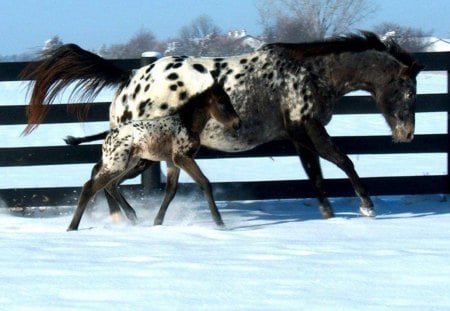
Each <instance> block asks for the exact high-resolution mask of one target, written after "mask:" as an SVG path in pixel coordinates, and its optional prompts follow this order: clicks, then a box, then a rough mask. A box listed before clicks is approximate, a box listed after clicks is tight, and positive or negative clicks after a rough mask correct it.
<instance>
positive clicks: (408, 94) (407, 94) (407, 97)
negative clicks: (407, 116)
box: [405, 91, 414, 100]
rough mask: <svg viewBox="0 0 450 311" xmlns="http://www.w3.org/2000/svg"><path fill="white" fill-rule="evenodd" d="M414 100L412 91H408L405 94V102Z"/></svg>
mask: <svg viewBox="0 0 450 311" xmlns="http://www.w3.org/2000/svg"><path fill="white" fill-rule="evenodd" d="M413 98H414V93H413V92H412V91H408V92H406V93H405V100H411V99H413Z"/></svg>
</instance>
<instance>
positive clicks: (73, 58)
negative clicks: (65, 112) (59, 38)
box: [20, 44, 130, 134]
mask: <svg viewBox="0 0 450 311" xmlns="http://www.w3.org/2000/svg"><path fill="white" fill-rule="evenodd" d="M129 76H130V72H129V71H126V70H123V69H121V68H119V67H117V66H115V65H114V64H113V63H112V62H111V61H109V60H106V59H104V58H102V57H100V56H98V55H96V54H94V53H91V52H88V51H86V50H83V49H82V48H80V47H79V46H77V45H75V44H66V45H63V46H61V47H59V48H57V49H55V50H52V51H50V52H48V53H46V54H45V55H44V58H43V59H42V60H40V61H37V62H32V63H30V64H29V65H28V66H27V67H26V68H25V69H24V70H23V72H22V73H21V74H20V77H21V78H22V79H24V80H34V83H33V84H31V85H30V87H32V93H31V99H30V103H29V105H28V108H27V117H28V126H27V127H26V128H25V130H24V133H25V134H28V133H30V132H31V131H32V130H33V129H34V128H36V127H37V126H38V125H39V124H40V123H42V121H43V119H44V118H45V116H46V115H47V112H48V105H49V104H51V103H53V101H54V100H55V98H56V96H57V95H58V93H59V92H61V90H62V89H64V88H65V87H66V86H68V85H70V84H72V83H74V86H75V88H74V91H73V92H72V94H71V98H73V97H74V96H75V97H76V99H77V100H84V101H86V102H89V101H91V100H92V99H93V98H94V97H95V96H97V95H98V93H99V92H100V91H101V90H102V89H103V88H105V87H107V86H117V85H123V84H124V83H126V82H127V81H128V79H129ZM77 106H78V107H79V105H77Z"/></svg>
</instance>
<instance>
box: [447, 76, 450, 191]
mask: <svg viewBox="0 0 450 311" xmlns="http://www.w3.org/2000/svg"><path fill="white" fill-rule="evenodd" d="M449 136H450V68H447V137H449ZM447 146H448V140H447ZM447 193H450V150H449V148H448V147H447Z"/></svg>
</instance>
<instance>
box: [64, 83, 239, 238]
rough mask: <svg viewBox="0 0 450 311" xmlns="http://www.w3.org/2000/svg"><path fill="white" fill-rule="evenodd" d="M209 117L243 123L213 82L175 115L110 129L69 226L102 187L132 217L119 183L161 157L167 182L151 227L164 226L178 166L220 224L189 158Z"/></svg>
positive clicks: (210, 197) (71, 227)
mask: <svg viewBox="0 0 450 311" xmlns="http://www.w3.org/2000/svg"><path fill="white" fill-rule="evenodd" d="M211 117H212V118H215V119H216V120H217V121H219V122H220V123H222V124H223V125H224V126H226V127H227V128H233V129H235V130H237V129H238V128H239V127H240V122H241V121H240V119H239V116H238V115H237V114H236V111H235V110H234V109H233V106H232V105H231V102H230V98H229V97H228V95H227V94H226V93H225V92H224V90H223V89H222V88H221V87H220V86H218V85H217V84H215V85H213V86H212V87H211V88H210V89H208V90H206V91H205V92H203V93H201V94H200V95H197V96H195V97H193V98H192V99H191V100H190V101H189V103H187V104H186V105H185V106H183V108H182V109H180V110H179V111H178V112H177V113H175V114H173V115H170V116H167V117H161V118H157V119H153V120H141V121H130V122H128V123H124V124H121V125H119V126H118V127H116V128H114V129H111V131H110V133H109V134H108V136H107V137H106V139H105V141H104V143H103V146H102V160H101V161H99V162H98V163H97V164H96V165H95V167H94V169H93V173H92V177H91V179H90V180H89V181H87V182H86V183H85V185H84V186H83V189H82V192H81V195H80V199H79V201H78V206H77V208H76V210H75V213H74V215H73V218H72V222H71V223H70V225H69V227H68V229H67V230H68V231H71V230H77V229H78V225H79V223H80V220H81V217H82V215H83V213H84V211H85V209H86V206H87V204H88V202H89V200H90V199H91V198H92V197H93V196H94V195H95V194H96V193H97V192H98V191H99V190H101V189H103V188H105V190H106V191H107V192H108V193H109V194H110V195H111V196H112V197H113V198H114V199H115V200H117V201H118V202H119V203H120V205H121V206H122V208H123V210H124V211H125V213H126V215H127V216H128V218H133V217H130V215H131V216H132V215H133V214H134V210H133V208H132V207H131V206H130V205H129V204H128V203H127V202H126V200H125V199H124V198H123V197H122V195H121V194H120V192H119V190H118V188H117V186H118V184H119V183H120V181H121V180H122V179H123V178H124V177H126V176H127V175H128V174H130V173H132V172H133V171H135V170H140V167H142V166H143V164H145V166H148V164H150V165H151V164H153V163H156V162H157V161H162V160H164V161H166V162H167V167H168V170H167V184H166V192H165V196H164V200H163V202H162V204H161V207H160V210H159V212H158V215H157V216H156V218H155V225H160V224H162V222H163V220H164V215H165V213H166V210H167V207H168V206H169V204H170V202H171V201H172V199H173V197H174V196H175V193H176V190H177V184H178V177H179V173H180V168H182V169H183V170H185V171H186V173H188V174H189V175H190V176H191V177H192V179H193V180H194V181H195V182H196V183H197V184H198V185H199V186H200V188H201V189H202V191H203V193H204V195H205V198H206V200H207V202H208V205H209V209H210V211H211V214H212V218H213V220H214V222H215V223H216V224H217V225H218V226H223V225H224V223H223V221H222V218H221V216H220V213H219V211H218V209H217V206H216V204H215V202H214V198H213V195H212V190H211V184H210V183H209V181H208V179H207V178H206V177H205V176H204V175H203V173H202V172H201V170H200V168H199V167H198V166H197V164H196V162H195V161H194V159H193V157H194V156H195V154H196V153H197V151H198V149H199V148H200V137H199V136H200V133H201V131H202V130H203V128H204V126H205V124H206V123H207V121H208V120H209V119H210V118H211ZM134 217H135V216H134Z"/></svg>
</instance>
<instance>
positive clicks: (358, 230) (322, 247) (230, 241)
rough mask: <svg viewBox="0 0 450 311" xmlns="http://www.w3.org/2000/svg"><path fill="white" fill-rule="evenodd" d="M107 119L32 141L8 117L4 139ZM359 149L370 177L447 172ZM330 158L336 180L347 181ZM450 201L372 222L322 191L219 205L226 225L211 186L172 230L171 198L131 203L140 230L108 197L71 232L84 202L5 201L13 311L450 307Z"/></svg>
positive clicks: (296, 170) (374, 123) (373, 121)
mask: <svg viewBox="0 0 450 311" xmlns="http://www.w3.org/2000/svg"><path fill="white" fill-rule="evenodd" d="M446 88H447V77H446V74H445V73H439V72H438V73H426V72H425V73H421V75H420V76H419V93H442V92H447V89H446ZM110 96H111V94H108V93H106V94H102V96H101V97H100V98H98V100H99V101H107V100H110ZM23 103H24V92H23V89H22V88H21V87H18V85H17V84H14V83H0V104H2V105H6V104H16V105H17V104H23ZM356 121H358V122H356ZM446 126H447V115H446V113H421V114H417V124H416V128H417V131H416V133H417V134H430V133H446V132H447V128H446ZM106 127H107V124H106V123H105V122H98V123H92V124H84V125H78V124H71V125H44V126H41V127H39V128H38V129H37V131H36V132H34V133H33V134H32V135H30V136H28V137H20V132H21V131H22V130H23V126H0V135H1V137H2V141H1V145H0V146H1V147H19V146H39V145H61V144H62V140H61V137H63V136H65V135H69V134H72V135H84V134H91V133H94V132H97V131H103V130H104V129H105V128H106ZM328 130H329V131H330V133H331V134H332V135H334V136H341V135H350V134H354V133H358V135H388V129H387V126H386V125H385V124H384V121H383V119H382V118H381V117H380V116H335V117H334V118H333V121H332V123H331V124H330V125H329V127H328ZM352 158H353V160H354V162H355V165H356V169H357V171H358V172H359V173H360V175H361V176H380V175H383V176H393V175H427V174H432V175H434V174H436V175H440V174H447V168H446V164H447V158H446V154H420V155H383V156H381V155H377V156H364V155H353V156H352ZM199 162H200V165H201V167H202V169H203V170H204V172H205V174H206V175H207V176H208V177H209V178H210V179H211V180H213V181H221V180H227V181H229V180H263V179H269V180H276V179H295V178H305V176H304V175H301V171H302V170H301V168H300V165H299V163H298V159H297V158H295V157H287V158H279V157H275V158H273V159H272V158H262V159H259V160H254V159H253V160H248V159H245V160H244V159H238V160H219V161H209V160H205V161H199ZM399 163H401V164H402V165H399ZM324 166H325V168H324V170H325V176H326V177H327V178H335V177H342V173H341V172H339V170H337V169H335V168H334V167H333V166H331V165H327V164H326V163H324ZM90 168H91V165H82V166H58V167H51V168H50V167H12V168H9V167H4V168H0V174H1V176H2V178H1V180H0V187H1V188H13V187H36V186H37V185H40V186H43V187H47V186H49V187H51V186H81V184H82V183H83V182H84V181H85V180H86V179H87V178H88V176H89V171H90ZM230 168H231V169H230ZM237 172H239V174H237ZM36 176H39V178H36ZM182 181H188V178H187V177H186V176H183V177H182ZM449 199H450V196H449V195H439V194H436V195H427V196H388V197H375V198H374V202H375V205H376V210H377V215H378V216H377V217H376V218H375V219H367V218H361V217H359V216H358V214H357V210H358V200H357V199H356V198H334V199H333V200H332V203H333V206H334V208H335V211H336V214H337V217H336V218H334V219H329V220H323V219H321V217H320V214H319V212H318V209H317V203H316V201H315V200H313V199H304V200H281V201H239V202H236V201H234V202H218V206H219V209H220V211H221V212H222V216H223V218H224V221H225V223H226V225H227V227H226V229H224V230H219V229H217V228H216V227H215V226H214V224H213V221H212V220H211V217H210V215H209V212H208V209H207V207H206V204H205V202H204V200H203V198H202V197H199V196H198V195H190V196H177V197H176V198H175V200H174V202H173V204H172V205H171V206H170V208H169V210H168V214H167V218H166V221H165V223H164V226H159V227H154V226H152V223H153V218H154V216H155V214H156V212H157V207H158V206H159V203H160V198H134V199H133V200H131V203H132V205H133V206H134V207H136V209H137V213H138V217H139V219H140V222H139V224H138V225H136V226H131V225H130V224H129V223H128V222H127V221H126V220H121V221H119V222H115V221H113V220H112V219H110V218H109V217H108V215H107V211H106V204H105V202H104V201H103V200H102V199H101V198H98V199H97V200H96V202H95V209H94V211H93V212H92V214H91V215H90V216H89V215H85V217H84V218H83V219H82V221H81V225H80V229H81V230H80V231H77V232H70V233H67V232H65V229H66V227H67V226H68V224H69V222H70V219H71V213H72V210H73V207H64V206H61V207H59V209H58V210H55V209H30V210H27V212H26V213H25V214H23V213H21V212H17V211H12V210H9V209H7V208H4V207H5V206H4V204H1V202H0V249H1V251H0V306H1V307H0V309H5V310H33V311H34V310H108V311H110V310H305V309H308V310H362V309H364V310H450V291H449V288H450V265H449V262H450V230H449V229H450V225H449V224H450V204H449Z"/></svg>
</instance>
